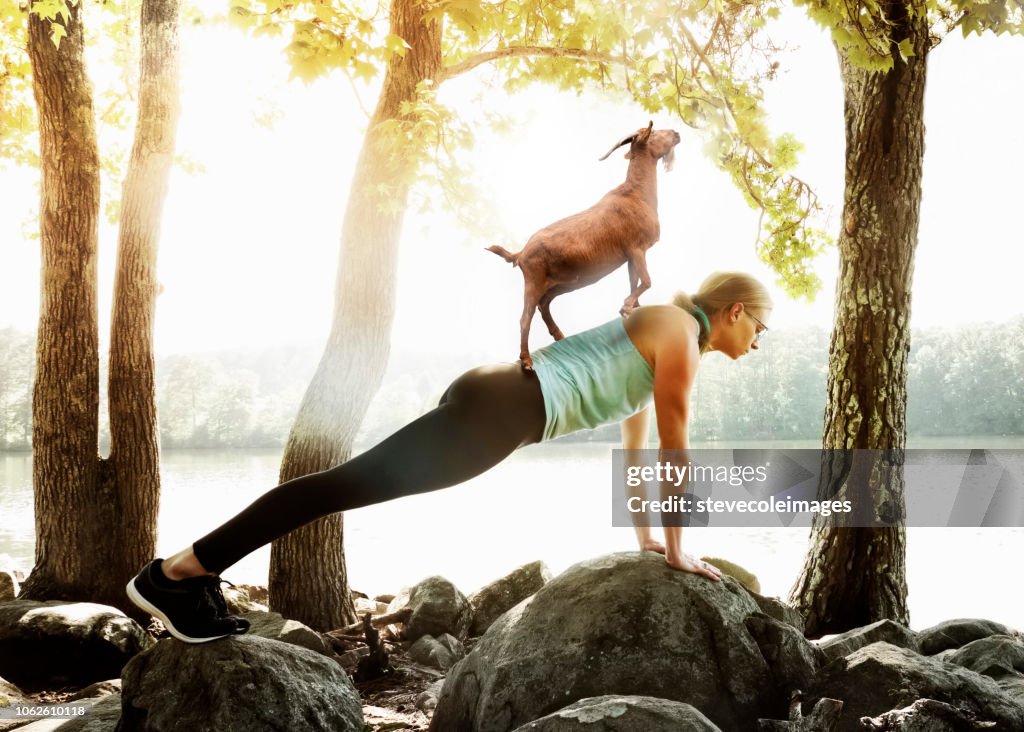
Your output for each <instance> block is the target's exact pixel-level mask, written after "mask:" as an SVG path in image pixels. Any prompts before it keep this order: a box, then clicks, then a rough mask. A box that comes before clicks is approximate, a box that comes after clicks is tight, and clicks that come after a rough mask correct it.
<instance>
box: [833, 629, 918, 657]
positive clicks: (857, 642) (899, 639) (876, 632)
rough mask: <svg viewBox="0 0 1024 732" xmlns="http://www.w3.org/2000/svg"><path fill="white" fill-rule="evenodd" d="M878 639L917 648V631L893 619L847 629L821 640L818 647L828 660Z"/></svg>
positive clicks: (902, 646) (915, 649)
mask: <svg viewBox="0 0 1024 732" xmlns="http://www.w3.org/2000/svg"><path fill="white" fill-rule="evenodd" d="M879 641H885V642H886V643H891V644H892V645H894V646H899V647H900V648H906V649H908V650H911V651H917V650H918V642H917V633H915V632H914V631H912V630H910V629H909V628H907V627H905V626H902V625H900V624H899V623H897V622H895V621H893V620H879V621H878V622H877V623H871V624H870V625H865V626H863V627H861V628H854V629H853V630H848V631H846V632H845V633H840V634H839V635H835V636H832V637H831V638H829V639H827V640H823V641H822V642H821V643H820V644H818V647H819V648H821V650H822V651H824V653H825V655H826V656H827V657H828V660H830V661H834V660H835V659H837V658H843V657H844V656H849V655H850V654H851V653H853V652H854V651H856V650H859V649H861V648H863V647H864V646H870V645H871V644H872V643H878V642H879Z"/></svg>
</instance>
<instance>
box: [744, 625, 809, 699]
mask: <svg viewBox="0 0 1024 732" xmlns="http://www.w3.org/2000/svg"><path fill="white" fill-rule="evenodd" d="M744 622H745V623H746V626H747V630H749V631H750V634H751V635H752V636H753V638H754V641H755V642H756V643H757V646H758V648H760V649H761V655H762V656H763V657H764V660H765V661H767V662H768V667H769V669H770V670H771V675H772V678H773V680H774V683H775V693H776V694H777V695H778V697H779V698H780V699H787V698H789V696H790V694H791V693H792V692H793V690H794V689H806V688H807V686H808V685H809V684H810V683H811V681H812V680H813V679H814V676H815V674H816V673H817V672H818V669H820V668H821V667H822V666H824V665H825V663H826V662H827V660H828V659H827V658H826V657H825V654H824V653H823V652H822V651H821V649H820V648H818V647H817V646H815V645H814V644H813V643H811V642H810V641H808V640H807V639H806V638H804V635H803V633H801V632H800V631H799V630H797V629H796V628H794V627H793V626H792V625H790V624H788V623H783V622H781V621H779V620H776V619H775V618H771V617H768V616H767V615H764V614H762V613H758V614H756V615H751V616H749V617H747V619H746V620H745V621H744Z"/></svg>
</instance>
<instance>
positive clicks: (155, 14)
mask: <svg viewBox="0 0 1024 732" xmlns="http://www.w3.org/2000/svg"><path fill="white" fill-rule="evenodd" d="M82 5H83V4H82V3H79V4H78V5H75V6H73V7H72V8H71V13H72V15H71V18H70V20H69V21H68V23H67V37H66V38H64V40H63V41H62V42H61V44H60V48H59V49H58V48H57V47H55V46H54V45H53V43H52V42H51V41H50V39H49V24H48V23H47V22H45V21H40V20H39V19H38V18H37V17H36V16H34V15H32V16H30V19H29V51H30V57H31V61H32V70H33V87H34V91H35V97H36V104H37V105H38V108H39V128H40V161H41V166H42V173H43V183H42V200H41V205H40V212H41V213H40V233H41V240H42V252H43V276H42V303H41V307H40V322H39V343H38V355H37V377H36V382H35V390H34V398H33V482H34V489H35V490H34V492H35V515H36V561H35V567H34V568H33V571H32V574H31V575H30V577H29V579H28V580H27V581H26V583H25V586H24V589H23V595H24V596H25V597H26V598H32V599H78V600H90V601H93V602H100V603H104V604H109V605H114V606H116V607H120V608H122V609H124V610H126V611H128V612H131V613H137V611H136V610H135V608H134V607H132V606H130V604H129V603H128V601H127V598H126V597H125V594H124V585H125V583H126V582H127V581H128V579H129V578H130V577H131V576H132V575H133V574H134V573H135V572H136V571H138V568H139V567H140V566H141V565H142V564H143V563H144V562H145V561H147V560H148V559H150V558H151V557H152V555H153V551H154V545H155V534H156V514H157V507H158V501H159V490H160V483H159V446H158V441H157V428H156V394H155V389H154V364H153V348H152V328H153V309H154V301H155V297H156V279H155V260H156V242H157V239H158V236H159V229H160V219H161V212H162V206H163V201H164V197H165V194H166V187H167V177H168V173H169V170H170V165H171V161H172V154H173V147H174V130H175V126H176V122H177V17H178V2H177V0H145V1H144V2H143V6H142V64H141V80H140V98H139V118H138V125H137V128H136V134H135V144H134V147H133V149H132V156H131V159H130V161H129V169H128V175H127V178H126V180H125V185H124V191H123V200H122V211H123V218H122V226H121V234H120V241H119V247H118V262H117V272H116V282H115V294H114V313H113V324H112V331H113V332H112V338H111V368H110V374H111V375H110V385H109V386H110V429H111V454H110V456H109V458H108V459H106V460H104V459H101V458H100V457H99V455H98V420H99V353H98V324H97V308H96V250H97V240H98V226H97V224H98V217H99V205H100V198H99V189H100V178H99V168H100V162H99V151H98V147H97V141H96V131H95V122H94V115H93V104H92V90H91V86H90V84H89V81H88V78H87V76H86V72H85V67H84V65H83V61H82V44H83V41H82V35H83V24H82V20H81V12H82Z"/></svg>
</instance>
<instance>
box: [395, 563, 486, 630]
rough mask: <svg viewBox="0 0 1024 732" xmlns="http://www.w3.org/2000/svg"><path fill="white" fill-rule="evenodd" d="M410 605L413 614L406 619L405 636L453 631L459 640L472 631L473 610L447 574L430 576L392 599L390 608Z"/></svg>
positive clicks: (397, 608)
mask: <svg viewBox="0 0 1024 732" xmlns="http://www.w3.org/2000/svg"><path fill="white" fill-rule="evenodd" d="M403 607H408V608H409V609H411V610H412V616H411V617H410V618H409V620H408V621H407V622H406V623H405V628H404V630H403V631H402V637H403V638H404V639H405V640H408V641H414V640H416V639H418V638H420V637H421V636H424V635H432V636H435V637H436V636H439V635H443V634H444V633H451V634H452V635H454V636H455V637H456V638H458V639H459V640H465V639H466V638H467V637H468V635H469V624H470V622H471V621H472V616H473V611H472V609H471V608H470V607H469V602H468V601H467V600H466V597H465V595H463V594H462V593H461V592H459V590H458V588H457V587H456V586H455V585H453V584H452V583H451V582H449V581H448V580H446V579H445V578H444V577H427V578H426V579H425V580H421V581H420V582H418V583H417V584H416V585H415V586H414V587H413V588H412V589H410V590H408V591H403V592H401V593H399V594H398V596H397V597H396V598H395V599H394V600H392V601H391V604H390V605H389V606H388V612H395V611H397V610H401V609H402V608H403Z"/></svg>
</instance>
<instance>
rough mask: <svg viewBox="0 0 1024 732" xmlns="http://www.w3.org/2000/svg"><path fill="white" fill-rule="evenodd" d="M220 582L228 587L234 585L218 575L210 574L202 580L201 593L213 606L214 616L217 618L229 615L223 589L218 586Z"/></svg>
mask: <svg viewBox="0 0 1024 732" xmlns="http://www.w3.org/2000/svg"><path fill="white" fill-rule="evenodd" d="M222 584H225V585H228V586H229V587H234V586H235V585H234V584H233V583H231V582H229V581H228V580H226V579H224V578H223V577H219V576H218V575H211V576H210V577H208V578H206V580H205V581H204V582H203V592H202V595H203V596H204V597H205V598H206V599H207V600H208V601H209V603H210V604H211V605H212V606H213V610H214V617H216V618H218V619H219V618H226V617H230V616H229V614H228V603H227V601H226V600H225V599H224V591H223V590H222V589H221V588H220V586H221V585H222Z"/></svg>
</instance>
